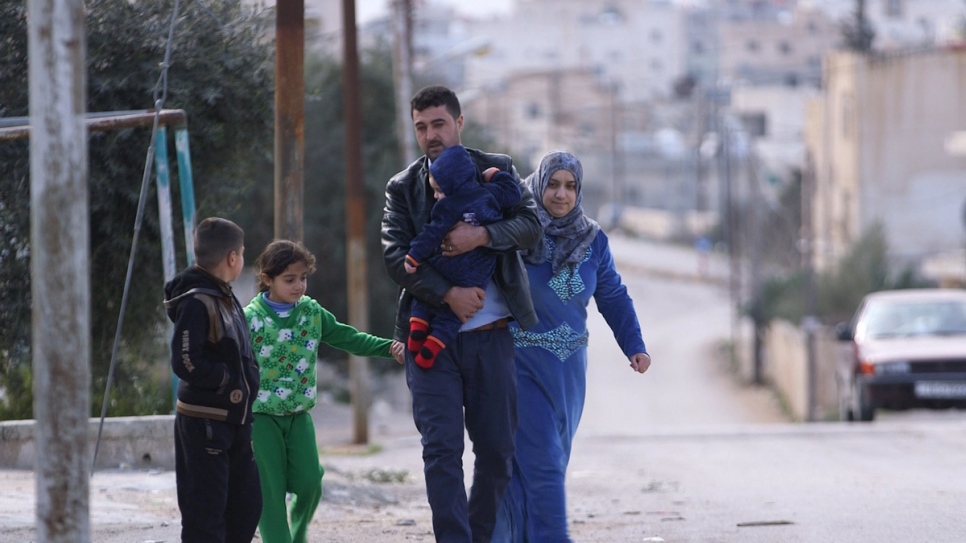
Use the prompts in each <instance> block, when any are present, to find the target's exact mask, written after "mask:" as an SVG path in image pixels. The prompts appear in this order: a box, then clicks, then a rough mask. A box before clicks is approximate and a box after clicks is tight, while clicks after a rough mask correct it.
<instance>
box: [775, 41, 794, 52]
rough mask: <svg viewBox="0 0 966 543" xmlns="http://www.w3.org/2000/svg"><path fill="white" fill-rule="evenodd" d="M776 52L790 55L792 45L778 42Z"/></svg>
mask: <svg viewBox="0 0 966 543" xmlns="http://www.w3.org/2000/svg"><path fill="white" fill-rule="evenodd" d="M778 50H779V51H780V52H781V54H783V55H790V54H791V53H792V44H790V43H788V42H787V41H782V42H779V44H778Z"/></svg>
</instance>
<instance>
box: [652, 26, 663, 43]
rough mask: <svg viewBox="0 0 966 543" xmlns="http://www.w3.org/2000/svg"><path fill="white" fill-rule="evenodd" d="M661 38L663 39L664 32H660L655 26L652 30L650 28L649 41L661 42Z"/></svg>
mask: <svg viewBox="0 0 966 543" xmlns="http://www.w3.org/2000/svg"><path fill="white" fill-rule="evenodd" d="M663 39H664V34H662V33H661V31H660V30H658V29H656V28H655V29H654V30H651V41H652V42H654V43H661V40H663Z"/></svg>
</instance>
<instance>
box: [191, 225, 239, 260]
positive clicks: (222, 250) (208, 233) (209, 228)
mask: <svg viewBox="0 0 966 543" xmlns="http://www.w3.org/2000/svg"><path fill="white" fill-rule="evenodd" d="M244 245H245V231H244V230H242V229H241V227H240V226H238V225H237V224H235V223H233V222H231V221H229V220H228V219H222V218H220V217H208V218H207V219H205V220H203V221H201V222H200V223H199V224H198V226H197V227H196V228H195V264H197V265H198V266H200V267H202V268H205V269H206V270H210V269H213V268H216V267H218V265H219V264H221V262H222V261H223V260H224V259H225V258H226V257H227V256H228V255H229V254H231V252H232V251H235V252H241V249H242V247H243V246H244Z"/></svg>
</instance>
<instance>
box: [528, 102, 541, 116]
mask: <svg viewBox="0 0 966 543" xmlns="http://www.w3.org/2000/svg"><path fill="white" fill-rule="evenodd" d="M527 118H528V119H538V118H540V104H537V103H535V102H531V103H529V104H527Z"/></svg>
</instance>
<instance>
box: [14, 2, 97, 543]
mask: <svg viewBox="0 0 966 543" xmlns="http://www.w3.org/2000/svg"><path fill="white" fill-rule="evenodd" d="M28 6H29V8H28V9H29V12H28V17H27V27H28V36H29V39H28V55H27V58H28V63H29V82H30V83H29V92H30V127H31V137H30V295H31V298H32V310H31V312H32V316H33V321H32V324H31V329H32V333H31V335H32V340H31V353H32V357H33V379H34V416H35V417H36V425H35V427H34V428H35V433H34V443H35V447H36V451H37V453H38V454H37V465H36V477H37V509H36V511H37V513H36V514H37V537H36V539H37V541H43V542H45V543H78V542H80V543H89V542H90V540H91V526H90V507H89V499H90V498H89V495H90V480H89V475H88V469H90V452H89V448H88V442H87V437H88V423H87V418H88V415H89V413H90V409H91V404H90V386H91V374H90V362H91V360H90V358H91V357H90V308H91V294H90V290H91V289H90V263H89V260H88V259H89V256H88V255H89V247H90V231H89V229H90V222H89V213H90V212H89V208H88V196H87V195H88V188H87V172H88V164H87V127H86V125H85V107H86V103H87V94H86V92H85V91H86V85H87V77H86V75H85V74H86V64H85V58H86V54H87V44H86V41H87V37H86V27H85V21H84V17H85V11H84V2H83V0H30V1H29V2H28Z"/></svg>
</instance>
